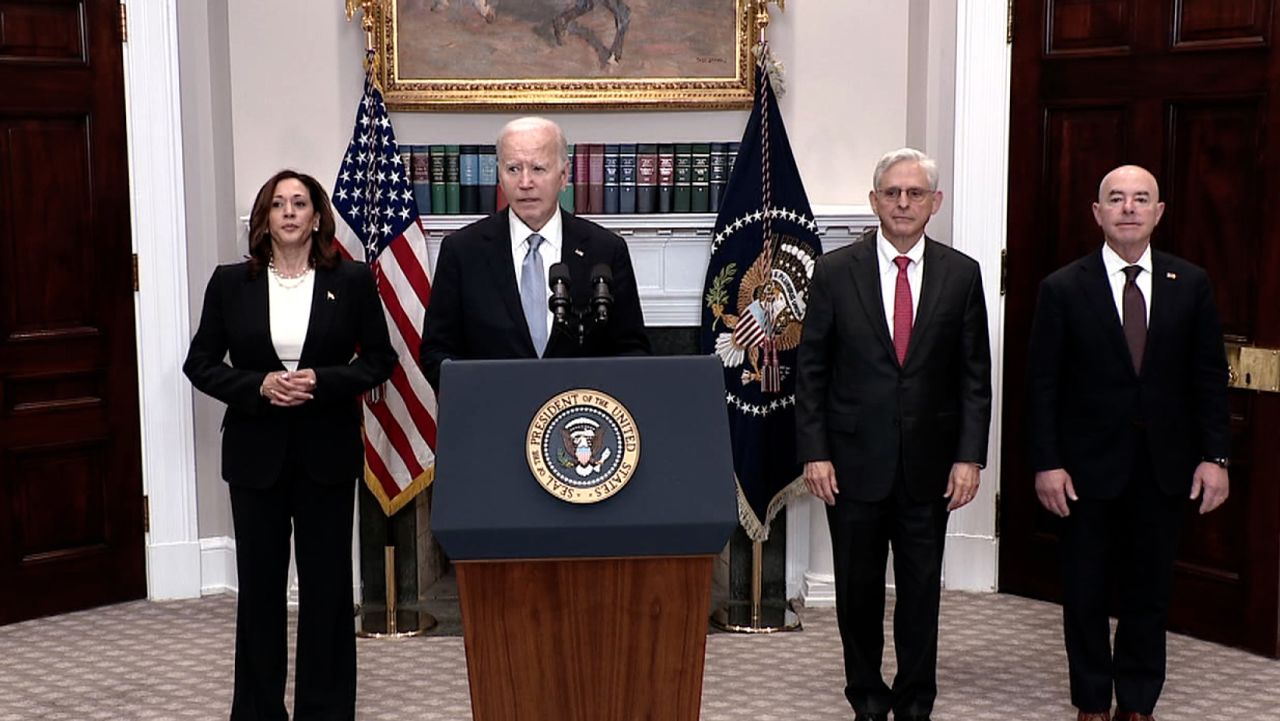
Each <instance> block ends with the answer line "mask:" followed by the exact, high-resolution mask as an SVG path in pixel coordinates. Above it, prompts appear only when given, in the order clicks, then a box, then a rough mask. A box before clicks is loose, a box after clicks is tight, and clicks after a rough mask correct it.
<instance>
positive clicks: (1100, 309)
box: [1079, 249, 1133, 369]
mask: <svg viewBox="0 0 1280 721" xmlns="http://www.w3.org/2000/svg"><path fill="white" fill-rule="evenodd" d="M1079 268H1080V286H1081V291H1082V293H1083V295H1084V296H1085V297H1086V298H1088V299H1089V304H1090V305H1091V306H1092V307H1093V310H1094V313H1095V314H1096V315H1097V316H1098V324H1099V325H1098V327H1099V328H1101V329H1102V334H1103V335H1104V336H1106V337H1107V344H1108V345H1110V346H1111V348H1112V350H1114V351H1115V352H1116V353H1119V354H1120V357H1121V358H1122V359H1123V360H1124V366H1125V367H1126V368H1129V369H1132V368H1133V358H1132V356H1130V355H1129V344H1128V343H1127V342H1126V341H1125V339H1124V327H1123V326H1121V325H1120V316H1119V314H1118V313H1117V312H1116V301H1115V296H1113V295H1112V294H1111V283H1110V282H1109V281H1108V280H1107V268H1106V266H1105V265H1103V263H1102V251H1101V250H1100V249H1099V250H1097V251H1095V252H1094V253H1092V254H1090V255H1089V256H1087V257H1086V258H1085V259H1084V262H1082V263H1081V264H1080V266H1079Z"/></svg>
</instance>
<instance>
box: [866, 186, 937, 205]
mask: <svg viewBox="0 0 1280 721" xmlns="http://www.w3.org/2000/svg"><path fill="white" fill-rule="evenodd" d="M903 193H906V194H907V200H910V201H911V202H912V203H923V202H924V199H925V198H928V197H929V196H930V195H933V191H932V190H929V189H928V188H884V189H883V190H877V191H876V195H877V196H879V198H880V199H881V200H883V201H885V202H887V203H896V202H898V198H901V197H902V194H903Z"/></svg>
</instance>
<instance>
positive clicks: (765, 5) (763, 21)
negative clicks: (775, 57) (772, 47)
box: [755, 0, 787, 43]
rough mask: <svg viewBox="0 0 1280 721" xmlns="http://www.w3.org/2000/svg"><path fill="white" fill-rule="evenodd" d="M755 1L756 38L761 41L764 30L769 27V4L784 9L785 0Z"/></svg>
mask: <svg viewBox="0 0 1280 721" xmlns="http://www.w3.org/2000/svg"><path fill="white" fill-rule="evenodd" d="M755 3H756V40H757V41H758V42H761V43H763V42H764V41H765V32H766V30H768V28H769V6H770V5H777V6H778V9H779V10H782V11H784V12H785V11H786V9H787V0H755Z"/></svg>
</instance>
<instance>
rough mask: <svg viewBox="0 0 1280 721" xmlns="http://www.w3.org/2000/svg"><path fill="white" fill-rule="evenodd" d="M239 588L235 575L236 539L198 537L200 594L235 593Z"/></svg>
mask: <svg viewBox="0 0 1280 721" xmlns="http://www.w3.org/2000/svg"><path fill="white" fill-rule="evenodd" d="M239 590H240V581H239V577H238V576H237V575H236V539H234V538H232V537H230V536H213V537H211V538H201V539H200V594H201V595H203V596H208V595H211V594H215V593H228V592H230V593H236V592H237V591H239Z"/></svg>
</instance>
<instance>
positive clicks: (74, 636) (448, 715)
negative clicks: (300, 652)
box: [0, 592, 1280, 721]
mask: <svg viewBox="0 0 1280 721" xmlns="http://www.w3.org/2000/svg"><path fill="white" fill-rule="evenodd" d="M942 615H943V621H942V626H943V628H942V647H941V649H940V660H939V681H940V686H941V692H940V698H939V701H938V706H937V709H936V712H935V713H934V719H935V720H936V721H987V720H990V721H997V720H998V721H1009V720H1012V719H1017V720H1036V721H1039V720H1040V719H1049V720H1052V719H1063V720H1064V721H1066V720H1068V719H1074V718H1075V715H1074V712H1073V710H1072V709H1071V707H1070V706H1069V705H1068V703H1067V689H1066V681H1065V672H1064V669H1065V664H1066V661H1065V658H1064V654H1063V651H1062V647H1061V642H1060V632H1059V625H1058V624H1059V612H1058V608H1057V607H1056V606H1052V605H1049V604H1044V603H1039V602H1036V601H1029V600H1027V599H1022V598H1016V597H1013V596H1005V595H998V594H968V593H955V592H948V593H945V594H944V596H943V605H942ZM234 616H235V598H234V596H229V595H221V596H210V597H207V598H203V599H200V600H195V601H179V602H170V603H151V602H145V601H141V602H136V603H128V604H122V605H118V606H111V607H107V608H102V609H97V610H93V611H86V612H82V613H73V614H68V615H65V616H59V617H55V618H48V619H42V620H38V621H31V622H27V623H21V624H16V625H12V626H6V627H0V721H36V720H41V721H43V720H48V721H64V720H65V721H94V720H99V719H101V720H103V721H107V720H111V721H119V720H127V721H135V720H137V721H141V720H144V719H145V720H153V719H154V720H157V721H159V720H162V719H163V720H165V721H184V720H187V719H190V720H192V721H194V720H196V719H211V720H212V719H225V718H226V712H227V709H228V704H229V702H230V698H231V653H232V636H233V631H234ZM803 616H804V620H805V629H804V631H802V632H799V633H788V634H775V635H771V636H742V635H736V634H724V633H717V634H713V635H712V636H711V637H710V638H709V639H708V643H707V672H706V680H705V684H704V689H703V701H702V719H703V720H704V721H746V720H748V719H750V720H752V721H792V720H794V719H799V720H802V721H827V720H828V719H831V720H834V719H844V720H846V721H847V720H848V719H851V718H852V713H851V712H850V711H849V709H848V706H847V705H846V704H845V701H844V697H843V695H842V693H841V691H840V686H841V680H840V679H841V678H842V671H841V658H840V648H839V642H838V638H837V634H836V629H835V619H834V615H833V612H832V611H831V610H830V609H808V610H806V611H804V612H803ZM358 647H359V658H360V661H359V663H360V668H361V673H360V686H359V701H358V703H359V707H358V716H359V718H360V719H362V720H363V721H382V720H386V721H391V720H392V719H395V720H403V719H415V720H416V721H466V720H467V719H470V716H471V714H470V706H469V702H468V697H467V694H468V690H467V679H466V665H465V660H464V657H463V649H462V639H461V638H458V637H456V636H443V635H436V636H427V637H422V638H413V639H399V640H390V639H382V640H375V639H362V640H361V641H360V642H359V644H358ZM1169 647H1170V648H1169V651H1170V652H1169V666H1170V675H1169V683H1168V685H1167V687H1166V691H1165V694H1164V698H1163V699H1162V700H1161V703H1160V706H1159V708H1157V709H1156V710H1157V713H1158V715H1159V717H1160V719H1161V721H1192V720H1193V719H1194V720H1195V721H1219V720H1220V721H1227V720H1228V719H1231V720H1235V719H1249V720H1250V721H1258V720H1266V719H1272V720H1277V719H1280V700H1278V697H1277V692H1276V691H1275V689H1276V688H1280V663H1278V662H1276V661H1272V660H1269V659H1265V658H1260V657H1257V656H1252V655H1249V654H1246V653H1244V652H1241V651H1236V650H1233V649H1228V648H1223V647H1219V646H1214V645H1212V644H1208V643H1204V642H1201V641H1196V640H1193V639H1189V638H1185V637H1181V636H1170V643H1169ZM892 663H893V661H892V653H889V660H888V662H887V666H889V667H890V668H888V669H887V670H886V674H891V673H892ZM290 693H292V688H290Z"/></svg>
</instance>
